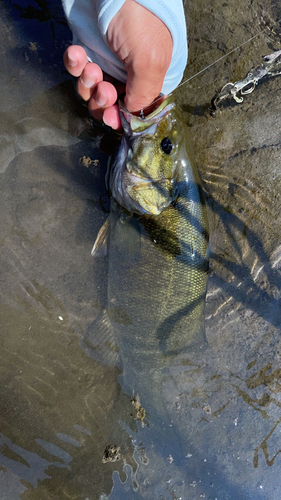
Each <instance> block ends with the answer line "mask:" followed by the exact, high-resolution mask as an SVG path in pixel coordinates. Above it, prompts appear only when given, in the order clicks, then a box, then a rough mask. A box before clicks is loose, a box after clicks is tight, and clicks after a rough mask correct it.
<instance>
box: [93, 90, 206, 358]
mask: <svg viewBox="0 0 281 500" xmlns="http://www.w3.org/2000/svg"><path fill="white" fill-rule="evenodd" d="M119 109H120V116H121V120H122V124H123V128H124V134H123V137H122V140H121V143H120V145H119V147H118V148H117V151H116V152H115V154H114V156H113V158H112V161H111V164H110V167H109V172H108V184H109V189H110V192H111V195H112V198H113V200H114V201H112V207H111V216H110V218H109V219H108V221H107V223H106V225H105V227H103V228H102V229H101V231H100V233H99V235H98V237H97V240H96V243H95V245H94V247H93V250H92V254H93V255H94V256H95V255H96V256H98V255H100V253H102V252H101V248H102V247H104V246H105V245H107V243H108V242H110V244H109V288H108V291H109V297H108V299H109V307H108V313H109V316H110V317H111V319H112V320H113V321H115V322H116V323H118V322H121V323H122V321H123V320H124V318H125V317H126V318H127V319H128V318H130V320H129V321H130V326H131V330H132V336H133V337H134V341H133V343H134V345H135V346H136V345H139V346H138V347H139V349H140V351H139V352H141V346H143V347H144V352H145V351H146V350H147V348H148V346H151V348H153V349H154V350H155V349H156V351H157V352H159V354H160V353H161V355H163V356H165V355H166V354H168V353H170V354H173V353H174V354H176V353H177V352H179V351H181V350H182V349H185V348H187V347H188V346H190V345H193V344H194V343H196V342H198V341H203V338H204V299H205V293H206V286H207V270H208V258H207V257H208V256H207V254H208V223H207V214H206V206H205V202H204V197H203V193H202V188H201V183H200V179H199V174H198V171H197V169H196V167H195V165H194V164H193V163H191V161H190V159H189V156H190V155H189V151H190V144H189V139H188V135H189V134H188V128H187V125H186V123H185V121H184V118H183V116H182V113H181V111H180V109H179V108H178V107H177V106H176V104H175V103H174V101H173V99H172V98H171V97H168V98H166V99H165V100H164V101H163V102H162V103H161V104H160V106H159V107H158V108H157V109H156V110H155V111H153V112H152V113H151V114H150V115H148V116H147V117H146V118H145V119H142V118H139V117H137V116H134V115H132V114H131V113H129V112H128V111H127V110H126V108H125V106H124V105H123V104H122V103H121V102H120V103H119ZM117 311H119V314H120V317H119V319H118V314H117ZM121 311H122V313H121ZM122 315H123V320H122ZM140 325H141V326H140ZM127 326H128V325H127ZM134 328H136V331H134ZM139 330H140V331H139ZM144 331H145V332H146V334H144ZM126 342H127V345H128V342H129V341H128V340H127V341H126ZM144 352H143V354H144Z"/></svg>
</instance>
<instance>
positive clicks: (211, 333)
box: [0, 1, 281, 500]
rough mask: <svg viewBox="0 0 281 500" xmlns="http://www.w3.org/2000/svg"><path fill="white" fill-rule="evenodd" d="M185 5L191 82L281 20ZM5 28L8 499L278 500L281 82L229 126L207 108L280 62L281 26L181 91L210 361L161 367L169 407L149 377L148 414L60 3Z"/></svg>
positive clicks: (1, 430) (181, 360) (233, 112)
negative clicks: (95, 251)
mask: <svg viewBox="0 0 281 500" xmlns="http://www.w3.org/2000/svg"><path fill="white" fill-rule="evenodd" d="M184 3H185V9H186V12H187V18H188V25H189V40H190V52H189V53H190V62H189V65H188V68H187V71H186V73H187V76H191V75H192V74H194V73H196V72H197V71H198V70H200V69H201V68H202V67H204V66H205V65H207V64H209V63H210V62H212V61H214V60H215V59H217V58H219V57H220V56H221V55H223V54H225V53H226V52H228V51H229V50H231V49H232V48H233V47H235V46H236V45H239V44H240V43H241V42H242V41H244V40H246V39H247V38H249V37H250V36H252V35H254V34H255V33H256V32H257V31H259V30H260V29H261V28H263V27H264V26H265V23H269V24H270V25H271V27H272V23H273V22H275V21H276V20H277V19H279V18H280V17H281V16H280V12H279V11H280V7H279V6H278V5H277V3H275V2H271V1H266V2H264V3H263V5H262V6H261V5H260V4H259V3H258V2H255V1H253V2H251V5H250V6H249V5H248V3H247V2H242V4H241V2H240V4H239V6H240V9H239V10H237V3H234V2H233V1H230V2H228V3H225V2H220V1H215V2H212V4H210V3H208V2H199V3H198V2H196V3H194V2H193V3H191V2H189V1H186V2H184ZM0 22H1V26H2V28H3V29H2V30H1V33H2V35H1V43H2V45H3V47H4V48H5V53H6V56H3V70H4V71H3V72H2V73H1V76H0V78H1V97H0V99H1V122H0V129H1V132H0V168H1V181H0V182H1V193H2V196H1V199H0V205H1V208H0V210H1V221H0V226H1V227H0V242H1V252H0V261H1V278H0V279H1V288H0V310H1V326H2V328H1V336H0V345H1V350H0V358H1V364H0V374H1V386H0V400H1V411H0V491H1V495H0V496H1V498H3V499H5V500H6V499H7V500H16V499H21V500H32V499H34V500H38V499H40V500H49V499H50V498H52V499H58V500H63V499H68V498H71V499H77V500H78V499H79V500H80V499H81V500H86V499H87V498H88V499H89V500H96V499H97V500H98V499H100V500H106V499H107V498H109V499H110V500H118V499H126V500H127V499H128V500H132V499H145V498H146V499H149V500H150V499H151V498H155V499H165V500H166V499H170V498H177V499H179V498H181V499H182V500H186V499H188V500H193V499H194V500H195V499H198V498H207V499H210V500H214V499H215V498H218V499H223V500H228V499H231V500H232V499H233V500H234V499H235V500H237V499H238V498H239V499H243V500H244V499H251V500H256V499H259V498H263V499H267V500H279V496H280V494H279V490H280V464H281V461H280V460H281V456H280V451H281V441H280V423H281V417H280V406H281V398H280V384H281V382H280V376H281V371H280V370H281V368H280V366H281V365H280V361H281V345H280V320H281V317H280V288H281V275H280V266H281V243H280V235H281V219H280V203H281V198H280V193H281V185H280V179H281V177H280V149H281V146H280V123H279V122H280V120H279V109H280V85H281V77H280V79H278V77H277V78H276V79H274V80H273V79H272V80H271V81H268V82H265V83H263V84H261V85H259V86H258V88H257V89H256V90H255V92H254V93H253V94H251V95H249V96H245V99H244V102H243V104H241V105H236V104H235V105H223V104H221V106H220V109H219V111H218V112H217V115H216V117H215V118H212V117H210V116H209V115H207V112H206V111H207V106H206V103H209V102H210V99H211V98H212V96H213V95H214V93H215V91H216V90H217V89H218V88H221V87H222V86H223V85H224V84H225V83H226V82H227V81H236V80H239V79H240V78H242V77H243V76H244V75H245V74H246V73H247V72H248V71H249V70H250V69H251V67H256V66H257V65H258V64H259V63H260V60H261V56H262V55H265V54H269V53H270V51H271V50H278V49H280V47H281V43H280V30H279V28H280V26H279V25H278V23H277V24H275V27H274V29H268V30H266V31H265V32H264V33H263V34H262V35H261V36H260V37H258V38H256V39H255V40H254V41H252V42H250V43H249V44H247V45H245V46H244V47H243V48H242V49H239V51H237V52H235V53H233V54H232V55H231V56H229V57H228V58H227V59H225V60H224V61H222V62H221V63H218V65H216V66H213V67H212V68H210V70H208V71H207V72H206V73H203V74H202V75H200V76H199V77H197V78H196V79H194V80H192V81H191V82H190V83H189V84H187V86H183V87H181V88H180V89H179V91H177V100H178V102H179V103H180V104H181V105H182V108H183V109H184V110H185V111H186V119H187V122H188V124H189V125H190V133H191V136H192V142H193V145H194V154H195V157H196V159H197V162H198V165H199V167H200V172H201V175H202V178H203V186H204V190H205V193H206V197H207V202H208V207H209V222H210V234H211V262H210V263H211V272H210V278H209V286H208V292H207V300H206V335H207V339H208V348H207V349H205V350H200V351H199V352H198V350H196V349H193V350H190V351H188V352H187V353H185V354H184V355H182V356H181V357H178V358H177V359H176V360H175V362H174V363H172V364H167V365H166V366H165V367H163V369H162V372H161V384H160V385H159V387H160V388H161V390H160V392H159V394H160V396H161V397H159V395H157V394H156V395H155V401H154V402H151V401H149V400H146V396H145V390H147V391H149V390H150V389H151V387H150V386H152V384H151V380H149V379H148V377H147V376H146V373H140V377H139V381H140V383H142V384H143V388H144V389H143V391H144V394H143V395H142V394H140V399H139V402H138V399H137V394H135V395H133V394H132V393H130V394H129V393H126V392H125V391H124V390H123V389H124V385H123V386H122V380H124V373H123V370H124V369H125V368H126V366H125V367H124V364H125V365H126V363H124V364H123V365H122V364H121V363H120V357H119V354H120V353H119V346H118V345H117V344H116V338H115V337H114V330H112V325H111V322H110V321H109V320H108V314H107V311H108V304H107V284H108V262H107V259H106V258H104V259H97V260H94V259H92V258H91V256H90V252H91V248H92V245H93V242H94V240H95V237H96V235H97V233H98V231H99V229H100V228H101V226H102V224H103V223H104V221H105V220H106V217H107V216H108V212H109V200H108V197H107V194H106V187H105V183H104V177H105V166H106V161H107V155H106V154H104V153H102V152H101V151H100V149H99V142H100V139H101V136H102V135H103V134H104V131H103V130H102V129H101V128H98V127H96V128H94V129H92V128H91V127H90V121H89V118H88V115H87V110H86V109H85V107H84V106H83V105H82V104H81V103H79V101H78V100H77V99H76V97H75V95H74V92H73V87H72V83H71V82H67V81H64V80H65V79H66V74H65V73H64V70H63V68H62V65H61V63H60V59H61V55H62V52H63V49H64V47H65V46H66V41H67V39H68V38H69V37H70V35H69V32H68V31H67V28H66V26H65V25H64V21H63V17H62V13H61V11H58V10H57V4H56V2H55V3H54V2H39V1H38V2H31V3H30V2H27V3H26V4H25V3H23V2H21V5H20V6H18V7H17V6H16V4H13V5H12V4H9V2H7V3H6V6H5V9H3V11H2V12H1V21H0ZM60 82H63V83H61V84H60V85H58V86H57V87H54V85H56V84H58V83H60ZM130 265H136V263H135V262H130ZM150 279H151V280H153V275H152V276H151V278H150ZM156 299H157V300H160V298H159V297H158V298H156ZM155 307H156V306H155ZM111 310H114V306H112V304H111ZM114 314H115V317H116V314H117V315H118V318H119V324H120V325H123V327H124V328H127V327H129V325H130V321H129V320H130V318H127V317H125V316H124V314H123V316H122V311H116V309H115V310H114ZM152 354H153V353H152ZM129 361H130V363H131V365H130V363H129ZM128 366H132V361H131V360H128V364H127V367H128ZM122 373H123V379H122V376H121V375H122ZM125 376H127V377H128V374H127V375H126V374H125ZM128 392H129V391H128ZM132 398H133V403H134V404H132ZM152 403H153V404H152ZM154 403H155V404H154ZM142 410H143V411H145V414H144V413H143V411H142ZM138 412H139V413H138ZM144 415H145V416H144ZM137 416H138V418H136V417H137ZM142 416H144V418H143V419H142ZM105 450H107V460H104V459H103V458H104V456H105ZM110 452H111V454H110ZM116 458H117V459H116ZM115 459H116V460H115Z"/></svg>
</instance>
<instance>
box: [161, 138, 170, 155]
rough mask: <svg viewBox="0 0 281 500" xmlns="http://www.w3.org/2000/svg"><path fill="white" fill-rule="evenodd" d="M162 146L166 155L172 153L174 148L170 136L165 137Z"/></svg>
mask: <svg viewBox="0 0 281 500" xmlns="http://www.w3.org/2000/svg"><path fill="white" fill-rule="evenodd" d="M160 146H161V149H162V151H163V153H165V154H166V155H169V154H171V152H172V149H173V144H172V143H171V141H170V139H169V137H164V139H162V141H161V144H160Z"/></svg>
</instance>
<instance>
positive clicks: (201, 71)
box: [141, 26, 268, 116]
mask: <svg viewBox="0 0 281 500" xmlns="http://www.w3.org/2000/svg"><path fill="white" fill-rule="evenodd" d="M267 28H268V26H266V27H265V28H263V29H262V30H261V31H259V32H258V33H256V34H255V35H254V36H251V38H248V40H246V41H245V42H243V43H241V44H240V45H238V46H237V47H235V49H232V50H230V51H229V52H227V54H225V55H223V56H221V57H219V59H216V61H214V62H212V63H211V64H209V65H208V66H205V68H203V69H201V70H200V71H198V73H195V75H193V76H191V77H190V78H187V80H185V81H184V82H182V83H180V84H179V85H178V86H177V87H176V88H175V89H174V90H173V91H172V92H171V93H170V94H168V96H170V95H172V94H173V92H175V90H177V89H178V88H180V87H182V85H185V84H186V83H187V82H190V80H192V79H193V78H195V77H196V76H198V75H201V73H204V71H206V70H207V69H209V68H211V67H212V66H214V65H215V64H217V63H218V62H219V61H222V60H223V59H225V57H228V56H229V55H230V54H232V53H233V52H235V51H236V50H238V49H240V48H241V47H243V45H246V43H249V42H251V41H252V40H254V38H256V37H257V36H259V35H261V34H262V33H263V32H264V31H265V30H266V29H267ZM168 96H167V97H168ZM160 99H162V96H160V97H157V99H156V100H155V101H154V102H153V104H155V103H156V102H158V101H159V100H160ZM150 106H151V105H149V106H146V107H145V108H142V110H141V116H142V115H143V111H144V110H145V109H147V108H149V107H150Z"/></svg>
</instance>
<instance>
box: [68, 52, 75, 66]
mask: <svg viewBox="0 0 281 500" xmlns="http://www.w3.org/2000/svg"><path fill="white" fill-rule="evenodd" d="M67 59H68V64H69V66H71V67H72V68H74V66H77V61H75V59H71V57H70V56H69V55H68V56H67Z"/></svg>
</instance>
